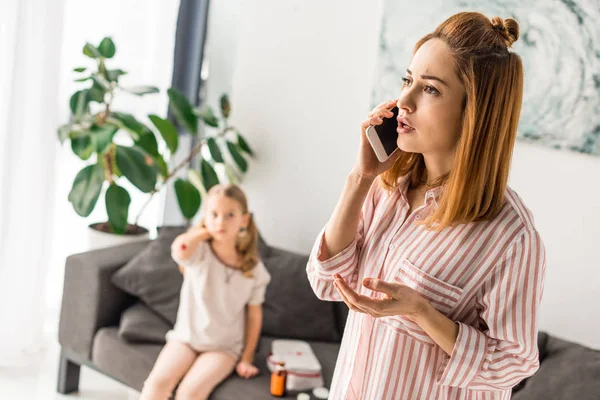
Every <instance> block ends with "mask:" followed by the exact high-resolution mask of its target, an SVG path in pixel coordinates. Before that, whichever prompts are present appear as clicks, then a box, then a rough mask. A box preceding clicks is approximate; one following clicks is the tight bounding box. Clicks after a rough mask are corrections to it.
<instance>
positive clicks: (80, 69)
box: [73, 67, 87, 72]
mask: <svg viewBox="0 0 600 400" xmlns="http://www.w3.org/2000/svg"><path fill="white" fill-rule="evenodd" d="M86 69H87V68H86V67H77V68H73V71H74V72H84V71H85V70H86Z"/></svg>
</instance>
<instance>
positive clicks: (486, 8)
mask: <svg viewBox="0 0 600 400" xmlns="http://www.w3.org/2000/svg"><path fill="white" fill-rule="evenodd" d="M417 5H418V6H417ZM461 11H478V12H481V13H483V14H485V15H486V16H488V17H489V18H492V17H494V16H499V17H501V18H509V17H510V18H514V19H515V20H517V22H518V23H519V27H520V37H519V40H518V41H517V42H515V44H514V45H513V50H514V51H515V52H516V53H518V54H519V55H520V56H521V58H522V60H523V65H524V69H525V84H524V95H523V108H522V110H521V119H520V123H519V133H518V138H519V139H520V140H525V141H530V142H536V143H540V144H543V145H544V146H549V147H552V148H555V149H566V150H572V151H577V152H581V153H587V154H593V155H600V22H599V21H600V0H532V1H522V0H521V1H500V0H496V1H490V0H479V1H460V0H454V1H448V0H444V1H442V0H422V1H419V2H417V3H414V2H408V1H398V0H384V9H383V19H382V25H381V37H380V43H379V54H378V59H377V67H376V72H375V81H374V88H373V98H372V103H373V104H378V103H380V102H381V101H384V100H387V99H391V98H396V97H397V96H398V93H399V91H400V88H401V87H402V80H401V79H402V77H403V76H405V71H406V68H408V66H409V64H410V60H411V56H412V50H413V46H414V45H415V43H416V42H417V41H418V40H419V39H420V38H421V37H422V36H424V35H426V34H427V33H430V32H432V31H433V30H434V29H435V27H436V26H437V25H439V24H440V23H441V22H443V21H444V20H445V19H446V18H448V17H450V16H451V15H453V14H455V13H458V12H461Z"/></svg>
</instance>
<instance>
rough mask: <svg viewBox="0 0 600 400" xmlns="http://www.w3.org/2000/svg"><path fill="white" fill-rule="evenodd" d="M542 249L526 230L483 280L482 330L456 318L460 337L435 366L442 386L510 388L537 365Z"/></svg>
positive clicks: (543, 263)
mask: <svg viewBox="0 0 600 400" xmlns="http://www.w3.org/2000/svg"><path fill="white" fill-rule="evenodd" d="M545 273H546V252H545V248H544V245H543V242H542V240H541V238H540V236H539V234H538V232H537V231H535V230H529V229H527V230H525V232H524V233H523V234H522V235H520V237H519V238H517V239H516V240H515V242H514V243H513V244H512V245H511V247H510V248H509V249H508V251H507V252H506V254H505V255H504V256H503V258H502V260H501V261H500V262H499V264H498V266H497V268H495V269H494V271H493V273H492V274H491V275H490V277H489V278H488V279H487V280H486V281H485V282H484V283H483V287H482V289H481V290H479V292H478V294H477V298H476V302H477V309H478V310H479V318H480V325H481V326H482V327H483V328H484V329H482V330H479V329H476V328H474V327H472V326H470V325H467V324H464V323H462V322H459V323H458V324H459V332H458V338H457V339H456V344H455V346H454V349H453V351H452V354H451V356H449V357H448V355H446V354H445V353H444V359H443V361H442V365H441V366H440V368H439V370H438V375H437V382H438V383H439V384H440V385H447V386H454V387H461V388H469V389H473V390H508V389H510V388H512V387H513V386H515V385H517V384H518V383H519V382H520V381H521V380H523V379H525V378H527V377H529V376H531V375H533V374H534V373H535V372H536V371H537V370H538V368H539V355H538V345H537V335H538V316H539V307H540V302H541V299H542V294H543V291H544V278H545Z"/></svg>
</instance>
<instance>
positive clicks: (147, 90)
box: [121, 86, 160, 96]
mask: <svg viewBox="0 0 600 400" xmlns="http://www.w3.org/2000/svg"><path fill="white" fill-rule="evenodd" d="M121 89H123V90H124V91H126V92H129V93H133V94H135V95H138V96H143V95H145V94H151V93H158V92H160V90H158V88H157V87H154V86H130V87H122V88H121Z"/></svg>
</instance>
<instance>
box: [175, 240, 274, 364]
mask: <svg viewBox="0 0 600 400" xmlns="http://www.w3.org/2000/svg"><path fill="white" fill-rule="evenodd" d="M172 257H173V259H174V260H175V261H176V262H177V263H178V264H179V265H183V266H184V267H185V272H184V276H183V285H182V286H181V294H180V303H179V309H178V310H177V321H176V322H175V327H174V328H173V330H171V331H169V332H168V333H167V340H171V339H176V340H178V341H181V342H184V343H187V344H189V345H190V346H191V347H192V348H194V349H195V350H196V351H198V352H202V351H210V350H213V351H224V352H227V353H229V354H231V355H232V356H234V357H235V358H239V357H240V355H241V353H242V350H243V348H244V336H245V332H244V328H245V322H246V305H248V304H252V305H258V304H262V303H263V302H264V299H265V290H266V287H267V285H268V284H269V282H270V281H271V275H269V273H268V272H267V269H266V268H265V265H264V264H263V262H262V261H258V263H257V265H256V267H254V269H253V270H252V275H253V276H252V277H251V278H246V277H245V276H244V275H243V273H242V272H241V271H240V270H237V269H234V268H231V267H229V266H227V265H225V264H224V263H223V262H222V261H221V260H219V259H218V258H217V256H216V254H215V253H214V251H213V250H212V248H211V246H210V244H209V243H208V242H206V241H202V242H200V243H199V244H198V247H197V248H196V250H195V251H194V253H193V254H192V255H191V256H190V258H189V259H188V260H185V261H184V260H180V259H178V257H176V256H174V255H172Z"/></svg>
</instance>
